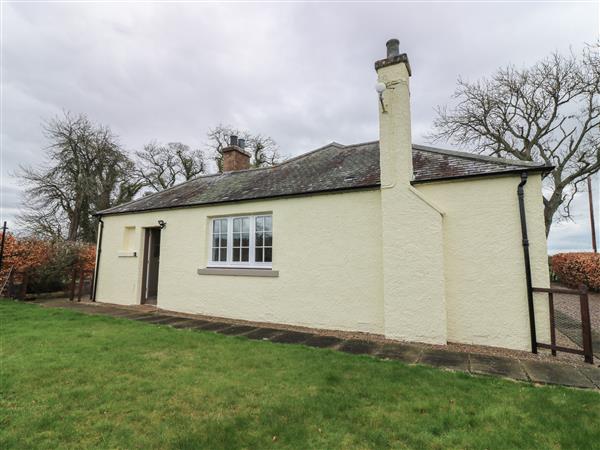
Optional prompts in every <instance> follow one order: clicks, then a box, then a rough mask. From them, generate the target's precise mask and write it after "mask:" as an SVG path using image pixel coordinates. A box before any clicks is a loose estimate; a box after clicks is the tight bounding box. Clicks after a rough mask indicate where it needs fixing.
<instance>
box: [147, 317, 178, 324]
mask: <svg viewBox="0 0 600 450" xmlns="http://www.w3.org/2000/svg"><path fill="white" fill-rule="evenodd" d="M177 322H181V317H177V316H170V317H167V318H166V319H163V320H157V321H156V322H152V323H153V324H155V325H171V324H174V323H177Z"/></svg>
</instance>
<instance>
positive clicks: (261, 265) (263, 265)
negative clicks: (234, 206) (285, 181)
mask: <svg viewBox="0 0 600 450" xmlns="http://www.w3.org/2000/svg"><path fill="white" fill-rule="evenodd" d="M258 217H270V218H271V234H273V229H274V228H275V227H274V225H273V215H272V214H255V215H248V214H245V215H241V216H220V217H211V218H210V220H209V231H208V265H207V267H234V268H249V269H271V268H272V267H273V242H272V241H271V262H256V261H255V257H256V219H257V218H258ZM223 219H226V220H227V261H213V230H214V222H215V220H223ZM234 219H250V244H249V248H248V253H249V255H248V261H232V259H233V220H234ZM271 239H273V238H271Z"/></svg>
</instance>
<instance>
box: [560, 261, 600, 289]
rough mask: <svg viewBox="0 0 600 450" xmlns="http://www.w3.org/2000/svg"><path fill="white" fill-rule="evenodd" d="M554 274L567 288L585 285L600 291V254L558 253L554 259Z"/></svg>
mask: <svg viewBox="0 0 600 450" xmlns="http://www.w3.org/2000/svg"><path fill="white" fill-rule="evenodd" d="M552 272H554V274H555V275H556V277H557V278H558V280H559V281H560V282H561V283H563V284H565V285H567V286H570V287H573V288H576V287H577V286H578V285H579V284H581V283H583V284H585V285H586V286H587V287H588V288H590V289H592V290H594V291H600V253H558V254H557V255H554V256H553V257H552Z"/></svg>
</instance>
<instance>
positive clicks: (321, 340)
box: [304, 334, 343, 348]
mask: <svg viewBox="0 0 600 450" xmlns="http://www.w3.org/2000/svg"><path fill="white" fill-rule="evenodd" d="M340 342H343V339H340V338H336V337H335V336H320V335H318V334H317V335H314V336H312V337H310V338H309V339H308V341H306V342H305V343H304V345H309V346H311V347H318V348H330V347H334V346H336V345H338V344H339V343H340Z"/></svg>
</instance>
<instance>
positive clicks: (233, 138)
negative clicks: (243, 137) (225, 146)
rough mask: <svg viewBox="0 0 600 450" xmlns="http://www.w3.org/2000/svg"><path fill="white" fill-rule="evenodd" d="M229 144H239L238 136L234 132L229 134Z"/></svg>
mask: <svg viewBox="0 0 600 450" xmlns="http://www.w3.org/2000/svg"><path fill="white" fill-rule="evenodd" d="M229 145H238V137H237V136H236V135H234V134H232V135H231V136H229Z"/></svg>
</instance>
